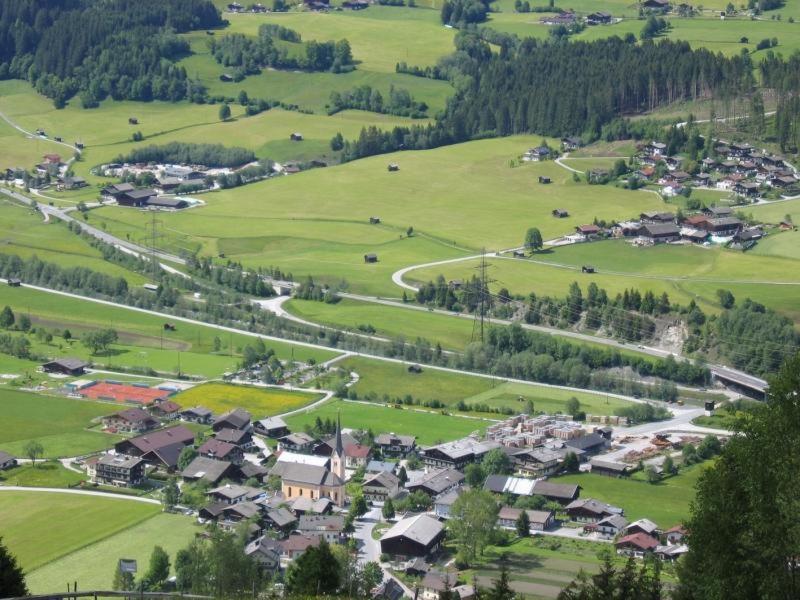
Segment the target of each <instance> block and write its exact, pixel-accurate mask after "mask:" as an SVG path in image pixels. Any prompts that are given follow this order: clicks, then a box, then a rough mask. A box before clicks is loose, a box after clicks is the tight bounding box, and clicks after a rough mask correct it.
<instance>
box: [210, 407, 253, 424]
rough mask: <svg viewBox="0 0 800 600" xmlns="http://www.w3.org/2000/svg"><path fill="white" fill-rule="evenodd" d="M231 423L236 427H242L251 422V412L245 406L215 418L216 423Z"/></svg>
mask: <svg viewBox="0 0 800 600" xmlns="http://www.w3.org/2000/svg"><path fill="white" fill-rule="evenodd" d="M222 423H229V424H231V425H233V427H234V428H236V429H242V428H243V427H246V426H247V424H248V423H250V413H249V412H247V411H246V410H244V409H243V408H234V409H233V410H230V411H228V412H226V413H225V414H223V415H220V416H218V417H217V418H216V419H214V425H220V424H222Z"/></svg>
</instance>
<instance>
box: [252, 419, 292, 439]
mask: <svg viewBox="0 0 800 600" xmlns="http://www.w3.org/2000/svg"><path fill="white" fill-rule="evenodd" d="M253 429H254V430H255V432H256V433H258V434H260V435H265V436H267V437H270V438H279V437H283V436H286V435H289V427H288V426H287V425H286V422H285V421H284V420H283V419H281V418H280V417H270V418H268V419H261V420H260V421H256V422H255V423H254V424H253Z"/></svg>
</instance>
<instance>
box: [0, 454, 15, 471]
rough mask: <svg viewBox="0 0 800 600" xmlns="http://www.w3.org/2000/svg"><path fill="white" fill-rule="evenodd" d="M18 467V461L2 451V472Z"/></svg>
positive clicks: (0, 458)
mask: <svg viewBox="0 0 800 600" xmlns="http://www.w3.org/2000/svg"><path fill="white" fill-rule="evenodd" d="M16 466H17V459H16V458H15V457H13V456H11V455H10V454H9V453H8V452H3V451H2V450H0V471H4V470H5V469H11V468H13V467H16Z"/></svg>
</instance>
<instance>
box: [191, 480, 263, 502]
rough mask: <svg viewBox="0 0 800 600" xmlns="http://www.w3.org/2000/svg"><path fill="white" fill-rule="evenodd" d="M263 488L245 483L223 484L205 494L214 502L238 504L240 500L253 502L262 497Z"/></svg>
mask: <svg viewBox="0 0 800 600" xmlns="http://www.w3.org/2000/svg"><path fill="white" fill-rule="evenodd" d="M266 495H267V493H266V492H265V491H264V490H261V489H258V488H254V487H249V486H246V485H231V484H227V485H223V486H220V487H217V488H214V489H213V490H208V491H207V492H206V496H208V498H209V500H211V501H212V502H214V503H216V504H239V503H240V502H255V501H256V500H260V499H261V498H264V497H265V496H266Z"/></svg>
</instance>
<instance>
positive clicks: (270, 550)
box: [244, 536, 281, 573]
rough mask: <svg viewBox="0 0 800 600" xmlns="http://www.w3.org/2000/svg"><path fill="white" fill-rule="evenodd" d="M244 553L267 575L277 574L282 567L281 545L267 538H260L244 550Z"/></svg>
mask: <svg viewBox="0 0 800 600" xmlns="http://www.w3.org/2000/svg"><path fill="white" fill-rule="evenodd" d="M244 553H245V554H246V555H247V556H249V557H250V558H251V559H252V560H254V561H255V562H256V563H258V566H259V567H260V568H261V569H262V570H264V571H266V572H267V573H275V572H276V571H278V569H280V566H281V543H280V542H279V541H278V540H273V539H272V538H269V537H267V536H262V537H259V538H257V539H255V540H253V541H252V542H250V543H249V544H247V546H246V547H245V549H244Z"/></svg>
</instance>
